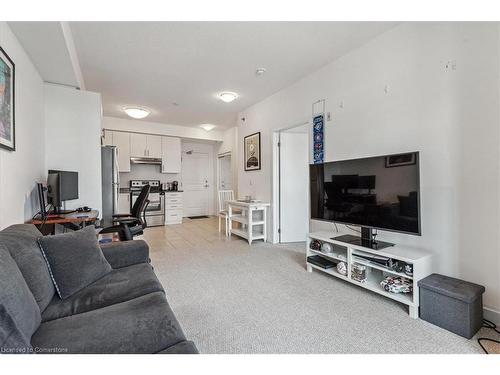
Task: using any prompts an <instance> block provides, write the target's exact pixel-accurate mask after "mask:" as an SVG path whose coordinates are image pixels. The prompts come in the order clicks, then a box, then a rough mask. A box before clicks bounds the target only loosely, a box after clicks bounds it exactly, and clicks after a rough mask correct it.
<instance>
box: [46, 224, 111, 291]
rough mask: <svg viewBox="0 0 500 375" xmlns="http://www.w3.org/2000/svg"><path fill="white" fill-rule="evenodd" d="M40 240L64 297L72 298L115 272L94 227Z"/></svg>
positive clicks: (54, 278) (56, 284) (55, 280)
mask: <svg viewBox="0 0 500 375" xmlns="http://www.w3.org/2000/svg"><path fill="white" fill-rule="evenodd" d="M38 243H39V244H40V249H41V250H42V253H43V256H44V258H45V260H46V261H47V265H48V267H49V272H50V274H51V276H52V281H53V282H54V286H55V287H56V291H57V294H58V295H59V297H61V299H65V298H68V297H69V296H71V295H73V294H75V293H76V292H78V291H79V290H81V289H83V288H85V287H86V286H87V285H89V284H91V283H93V282H94V281H96V280H99V279H100V278H101V277H103V276H104V275H106V274H107V273H109V272H111V266H110V265H109V263H108V261H107V260H106V258H104V255H103V254H102V250H101V248H100V247H99V243H98V241H97V237H96V234H95V228H94V227H93V226H88V227H86V228H84V229H82V230H79V231H76V232H69V233H63V234H56V235H55V236H45V237H40V238H39V239H38Z"/></svg>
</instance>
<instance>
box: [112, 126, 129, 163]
mask: <svg viewBox="0 0 500 375" xmlns="http://www.w3.org/2000/svg"><path fill="white" fill-rule="evenodd" d="M113 146H116V149H117V152H118V171H119V172H130V133H125V132H113Z"/></svg>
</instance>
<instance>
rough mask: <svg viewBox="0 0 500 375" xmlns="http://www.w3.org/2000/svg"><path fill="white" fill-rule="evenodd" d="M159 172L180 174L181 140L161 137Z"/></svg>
mask: <svg viewBox="0 0 500 375" xmlns="http://www.w3.org/2000/svg"><path fill="white" fill-rule="evenodd" d="M161 138H162V139H161V146H162V147H161V148H162V152H161V158H162V160H161V172H162V173H181V139H180V138H175V137H161Z"/></svg>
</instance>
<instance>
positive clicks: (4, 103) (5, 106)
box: [0, 47, 16, 151]
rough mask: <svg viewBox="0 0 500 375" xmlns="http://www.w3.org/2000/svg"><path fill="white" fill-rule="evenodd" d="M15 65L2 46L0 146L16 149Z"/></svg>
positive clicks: (0, 65) (0, 64)
mask: <svg viewBox="0 0 500 375" xmlns="http://www.w3.org/2000/svg"><path fill="white" fill-rule="evenodd" d="M14 88H15V65H14V62H13V61H12V60H11V59H10V57H9V56H8V55H7V53H6V52H5V51H4V50H3V49H2V47H0V147H3V148H5V149H7V150H11V151H14V150H15V149H16V143H15V139H16V137H15V130H16V128H15V105H14V99H15V95H14V94H15V91H14Z"/></svg>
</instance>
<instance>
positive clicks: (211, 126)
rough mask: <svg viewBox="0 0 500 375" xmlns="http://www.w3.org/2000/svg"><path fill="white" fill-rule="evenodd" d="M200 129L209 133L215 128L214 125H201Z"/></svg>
mask: <svg viewBox="0 0 500 375" xmlns="http://www.w3.org/2000/svg"><path fill="white" fill-rule="evenodd" d="M200 128H203V129H205V130H206V131H207V132H209V131H210V130H212V129H213V128H215V125H213V124H201V125H200Z"/></svg>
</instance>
